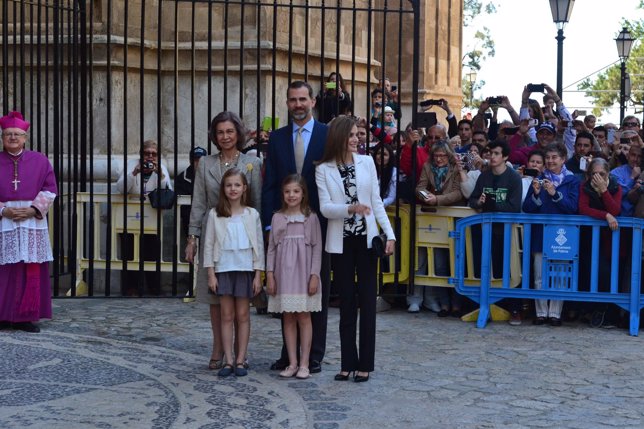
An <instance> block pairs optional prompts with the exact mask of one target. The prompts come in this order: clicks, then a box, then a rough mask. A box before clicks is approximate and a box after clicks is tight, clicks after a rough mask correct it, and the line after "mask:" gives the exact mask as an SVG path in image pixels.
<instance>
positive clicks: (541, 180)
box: [534, 179, 543, 186]
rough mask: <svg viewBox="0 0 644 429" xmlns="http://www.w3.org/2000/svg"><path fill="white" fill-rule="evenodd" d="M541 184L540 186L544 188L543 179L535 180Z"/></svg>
mask: <svg viewBox="0 0 644 429" xmlns="http://www.w3.org/2000/svg"><path fill="white" fill-rule="evenodd" d="M534 180H536V181H537V183H539V186H543V179H534Z"/></svg>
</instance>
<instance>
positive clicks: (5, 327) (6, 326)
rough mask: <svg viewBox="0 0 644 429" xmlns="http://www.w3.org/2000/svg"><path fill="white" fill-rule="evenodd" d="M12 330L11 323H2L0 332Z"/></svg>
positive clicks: (0, 323)
mask: <svg viewBox="0 0 644 429" xmlns="http://www.w3.org/2000/svg"><path fill="white" fill-rule="evenodd" d="M10 328H11V322H5V321H2V322H0V330H1V329H10Z"/></svg>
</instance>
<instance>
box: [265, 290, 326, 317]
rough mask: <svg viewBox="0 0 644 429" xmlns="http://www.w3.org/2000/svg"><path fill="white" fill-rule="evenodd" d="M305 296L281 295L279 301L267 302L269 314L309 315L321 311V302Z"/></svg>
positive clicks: (270, 300) (271, 300)
mask: <svg viewBox="0 0 644 429" xmlns="http://www.w3.org/2000/svg"><path fill="white" fill-rule="evenodd" d="M312 298H313V297H309V296H307V295H301V294H297V295H285V294H281V295H280V299H279V300H277V299H269V300H268V309H267V310H268V312H269V313H309V312H312V311H321V310H322V301H321V300H320V299H319V297H317V298H318V299H312Z"/></svg>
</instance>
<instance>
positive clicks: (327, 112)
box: [315, 72, 353, 124]
mask: <svg viewBox="0 0 644 429" xmlns="http://www.w3.org/2000/svg"><path fill="white" fill-rule="evenodd" d="M316 98H317V100H316V102H315V105H316V107H317V110H318V120H319V121H320V122H323V123H325V124H328V123H329V122H331V120H333V118H335V117H336V116H339V115H350V114H351V111H352V110H353V105H352V104H351V95H350V94H349V93H348V92H347V90H346V89H345V86H344V79H343V78H342V75H341V74H340V73H336V72H332V73H331V74H330V75H329V77H328V78H327V80H326V82H325V84H324V88H322V90H321V91H320V94H318V96H317V97H316Z"/></svg>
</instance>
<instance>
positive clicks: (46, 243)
mask: <svg viewBox="0 0 644 429" xmlns="http://www.w3.org/2000/svg"><path fill="white" fill-rule="evenodd" d="M30 206H31V201H8V202H7V203H6V204H5V207H12V208H13V207H30ZM53 260H54V255H53V253H52V251H51V243H50V240H49V229H48V227H47V219H46V218H43V219H36V218H35V217H33V218H31V219H27V220H24V221H20V222H14V221H13V220H12V219H9V218H7V217H2V218H1V219H0V265H6V264H15V263H18V262H28V263H41V262H49V261H53Z"/></svg>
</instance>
